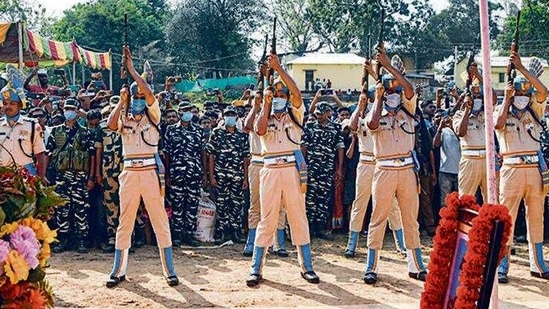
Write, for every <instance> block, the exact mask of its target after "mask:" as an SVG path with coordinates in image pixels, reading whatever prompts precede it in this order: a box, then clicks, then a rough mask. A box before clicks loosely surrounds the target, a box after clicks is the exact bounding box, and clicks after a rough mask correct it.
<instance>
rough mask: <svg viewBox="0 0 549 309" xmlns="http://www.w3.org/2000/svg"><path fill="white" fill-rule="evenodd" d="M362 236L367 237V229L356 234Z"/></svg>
mask: <svg viewBox="0 0 549 309" xmlns="http://www.w3.org/2000/svg"><path fill="white" fill-rule="evenodd" d="M358 235H359V236H360V237H362V238H368V231H362V232H360V234H358Z"/></svg>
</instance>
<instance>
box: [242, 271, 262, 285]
mask: <svg viewBox="0 0 549 309" xmlns="http://www.w3.org/2000/svg"><path fill="white" fill-rule="evenodd" d="M261 281H263V277H262V276H261V275H260V274H250V276H248V279H246V285H247V286H249V287H252V286H256V285H258V284H259V282H261Z"/></svg>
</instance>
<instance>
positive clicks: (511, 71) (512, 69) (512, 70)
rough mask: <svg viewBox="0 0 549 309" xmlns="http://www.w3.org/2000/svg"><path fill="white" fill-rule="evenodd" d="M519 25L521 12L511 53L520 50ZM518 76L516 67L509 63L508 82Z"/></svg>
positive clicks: (518, 14)
mask: <svg viewBox="0 0 549 309" xmlns="http://www.w3.org/2000/svg"><path fill="white" fill-rule="evenodd" d="M519 24H520V10H519V11H518V12H517V24H516V25H515V34H514V35H513V42H512V43H511V53H512V52H518V49H519ZM516 75H517V72H516V68H515V65H514V64H513V63H509V65H508V66H507V82H513V80H514V79H515V77H516Z"/></svg>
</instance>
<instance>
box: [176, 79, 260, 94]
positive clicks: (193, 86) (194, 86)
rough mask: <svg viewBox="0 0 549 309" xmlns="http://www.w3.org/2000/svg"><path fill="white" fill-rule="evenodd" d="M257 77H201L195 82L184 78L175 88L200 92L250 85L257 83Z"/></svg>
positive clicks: (182, 90)
mask: <svg viewBox="0 0 549 309" xmlns="http://www.w3.org/2000/svg"><path fill="white" fill-rule="evenodd" d="M255 83H256V78H254V77H251V76H240V77H230V78H219V79H199V80H197V81H195V82H192V81H189V80H183V81H181V82H180V83H177V84H176V85H175V88H176V89H177V90H178V91H181V92H198V91H203V90H206V89H208V88H211V89H213V88H219V89H227V88H235V87H238V86H248V85H250V84H255Z"/></svg>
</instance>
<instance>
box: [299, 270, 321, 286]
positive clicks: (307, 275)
mask: <svg viewBox="0 0 549 309" xmlns="http://www.w3.org/2000/svg"><path fill="white" fill-rule="evenodd" d="M301 277H303V279H305V280H307V282H309V283H319V282H320V278H318V276H317V275H316V273H315V272H314V271H312V270H311V271H308V272H304V273H301Z"/></svg>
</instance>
